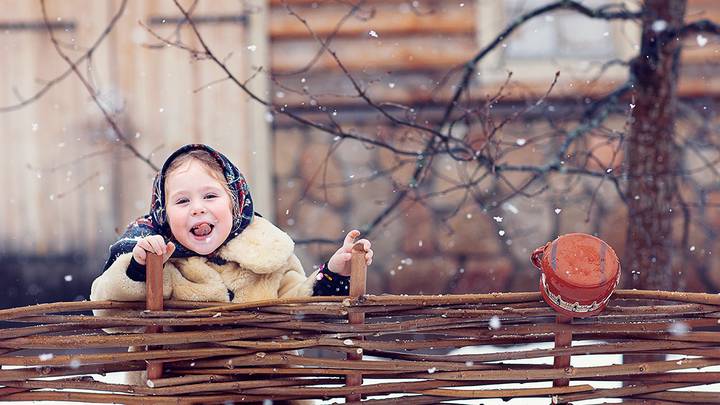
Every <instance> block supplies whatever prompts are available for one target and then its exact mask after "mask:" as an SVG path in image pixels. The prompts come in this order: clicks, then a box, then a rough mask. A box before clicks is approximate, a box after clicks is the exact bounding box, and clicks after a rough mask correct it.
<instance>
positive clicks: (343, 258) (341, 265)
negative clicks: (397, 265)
mask: <svg viewBox="0 0 720 405" xmlns="http://www.w3.org/2000/svg"><path fill="white" fill-rule="evenodd" d="M358 236H360V231H358V230H357V229H353V230H352V231H350V232H348V234H347V235H346V236H345V240H344V241H343V245H342V247H341V248H340V249H338V250H337V252H335V253H334V254H333V255H332V257H331V258H330V260H329V261H328V269H329V270H330V271H332V272H333V273H337V274H340V275H341V276H349V275H350V258H351V257H352V247H353V245H355V243H362V244H363V247H364V248H365V263H367V265H368V266H369V265H370V264H371V263H372V258H373V251H372V249H370V241H369V240H367V239H360V240H359V241H357V242H355V238H357V237H358Z"/></svg>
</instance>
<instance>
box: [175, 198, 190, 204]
mask: <svg viewBox="0 0 720 405" xmlns="http://www.w3.org/2000/svg"><path fill="white" fill-rule="evenodd" d="M188 201H189V200H188V199H187V198H181V199H179V200H177V201H175V204H185V203H187V202H188Z"/></svg>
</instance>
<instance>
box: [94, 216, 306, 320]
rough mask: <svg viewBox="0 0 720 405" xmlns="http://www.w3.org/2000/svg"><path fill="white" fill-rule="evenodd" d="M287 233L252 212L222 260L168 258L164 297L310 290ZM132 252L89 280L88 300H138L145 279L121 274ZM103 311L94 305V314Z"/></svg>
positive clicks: (252, 297)
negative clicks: (90, 284) (246, 225)
mask: <svg viewBox="0 0 720 405" xmlns="http://www.w3.org/2000/svg"><path fill="white" fill-rule="evenodd" d="M294 248H295V243H294V242H293V241H292V239H291V238H290V236H288V234H286V233H285V232H283V231H282V230H280V229H279V228H277V227H276V226H275V225H273V224H272V223H270V222H269V221H268V220H266V219H264V218H261V217H258V216H255V218H253V221H252V223H251V224H250V225H248V227H247V228H245V229H244V230H243V231H242V232H241V233H240V235H238V236H236V237H235V238H233V239H231V240H230V241H229V242H227V243H226V244H225V245H224V246H223V247H221V248H220V250H219V251H218V254H219V256H220V257H221V258H222V259H225V260H226V261H227V263H225V264H222V265H218V264H215V263H212V262H210V261H208V260H207V259H206V258H205V257H203V256H196V257H190V258H180V259H170V260H168V261H167V262H166V263H165V266H164V269H163V296H164V298H165V299H169V298H171V299H177V300H186V301H219V302H229V301H230V295H229V294H228V291H232V292H233V293H234V298H233V300H232V302H249V301H257V300H266V299H272V298H282V297H306V296H311V295H312V293H313V286H314V284H315V276H316V275H317V271H315V272H313V273H312V274H311V276H310V277H306V276H305V271H304V270H303V268H302V265H301V264H300V260H298V258H297V256H295V253H294ZM131 257H132V253H125V254H123V255H120V256H119V257H118V258H117V259H116V260H115V262H114V263H113V264H112V265H111V266H110V267H109V268H108V269H107V270H105V272H104V273H103V274H102V275H100V277H98V278H96V279H95V281H94V282H93V284H92V288H91V292H90V300H92V301H100V300H113V301H142V300H144V299H145V282H142V281H133V280H131V279H130V278H129V277H128V276H127V275H126V274H125V272H126V270H127V268H128V265H129V264H130V259H131ZM103 313H106V311H105V310H98V311H95V314H96V315H101V314H103Z"/></svg>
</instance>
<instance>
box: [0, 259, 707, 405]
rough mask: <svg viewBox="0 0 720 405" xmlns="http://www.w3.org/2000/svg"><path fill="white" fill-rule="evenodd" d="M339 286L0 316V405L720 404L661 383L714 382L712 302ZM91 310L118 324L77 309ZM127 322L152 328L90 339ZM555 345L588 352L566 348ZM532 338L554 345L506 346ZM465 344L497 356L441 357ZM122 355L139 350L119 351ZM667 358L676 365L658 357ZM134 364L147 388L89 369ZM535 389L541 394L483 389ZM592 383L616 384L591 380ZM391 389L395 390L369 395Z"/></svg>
mask: <svg viewBox="0 0 720 405" xmlns="http://www.w3.org/2000/svg"><path fill="white" fill-rule="evenodd" d="M360 261H362V260H360ZM358 267H362V266H360V265H357V266H354V271H357V268H358ZM361 270H362V269H361ZM355 275H356V276H357V274H355ZM353 279H354V280H359V281H361V283H357V282H355V283H354V291H351V297H311V298H303V299H285V300H274V301H268V302H254V303H247V304H224V305H217V304H215V305H213V304H212V303H198V302H177V301H165V302H164V309H163V310H154V311H149V310H144V308H145V305H146V304H145V303H137V302H124V303H123V302H65V303H52V304H42V305H35V306H29V307H22V308H13V309H6V310H2V311H0V321H3V322H12V323H11V325H13V327H7V328H4V329H2V330H0V350H1V351H0V364H2V365H3V369H2V370H0V385H2V386H3V388H0V400H3V401H19V400H52V401H86V402H116V403H124V404H134V403H153V404H161V403H182V404H185V403H230V402H253V401H262V400H263V399H272V400H275V401H280V400H291V399H303V398H343V397H344V398H346V399H348V400H349V402H354V401H358V400H361V399H362V401H363V403H365V402H369V403H373V402H380V401H383V402H384V403H398V404H425V403H439V402H443V401H449V400H457V399H470V398H516V397H543V398H549V399H551V400H552V401H553V402H554V403H569V402H572V401H578V400H584V399H592V398H624V399H625V400H626V402H628V403H647V402H652V403H677V402H682V403H704V404H709V403H720V395H718V394H717V393H712V392H702V391H677V390H675V389H678V388H684V387H693V386H698V385H703V384H709V383H716V382H720V372H710V371H705V370H698V369H702V368H704V367H709V366H716V365H720V329H719V328H718V315H719V314H720V295H712V294H699V293H678V292H662V291H630V290H621V291H617V292H615V294H614V295H613V298H612V299H611V301H610V304H609V306H608V308H607V309H606V311H605V312H604V313H603V314H602V315H601V316H597V317H592V318H586V319H582V320H578V319H576V320H574V321H572V322H571V323H562V322H558V321H557V319H556V316H555V312H554V311H553V310H552V309H551V308H550V307H548V306H547V305H546V304H545V303H544V302H543V301H542V299H541V298H540V294H539V293H536V292H528V293H496V294H474V295H443V296H398V295H381V296H370V295H364V294H358V293H357V292H358V291H359V290H362V288H363V287H362V285H360V286H358V284H364V283H362V281H363V280H362V277H353ZM353 293H354V294H353ZM91 309H124V310H129V311H130V312H129V313H130V314H131V315H127V316H125V315H124V316H104V317H93V316H88V313H89V312H88V311H90V310H91ZM28 324H29V325H30V326H26V325H28ZM130 326H135V327H155V328H157V327H160V328H163V329H164V331H163V332H162V333H120V334H105V333H104V332H102V331H101V329H102V328H110V327H130ZM569 339H573V340H574V341H575V342H576V343H577V342H578V341H586V343H587V342H593V343H587V344H582V345H574V346H571V345H568V344H567V342H568V341H569ZM534 342H555V346H554V348H550V349H521V350H518V349H519V348H522V347H527V346H526V345H527V344H528V343H534ZM479 345H495V346H499V347H503V348H505V349H504V350H503V351H500V352H493V353H480V354H453V353H452V350H454V349H461V348H466V347H470V346H479ZM131 346H133V347H147V349H148V350H147V351H130V352H128V350H127V349H128V347H131ZM307 349H312V350H307ZM301 352H302V353H301ZM593 354H623V355H633V356H630V357H626V362H625V363H624V364H616V365H605V366H591V367H572V366H569V365H568V364H569V362H568V359H569V357H570V356H572V358H576V357H582V356H587V355H593ZM667 354H678V355H685V356H687V357H686V358H684V359H682V360H666V359H665V355H667ZM548 356H550V357H555V364H554V365H542V364H529V363H527V362H522V361H523V360H526V359H533V358H540V357H548ZM628 359H630V360H631V361H629V362H628V361H627V360H628ZM511 360H513V362H509V361H511ZM518 360H519V361H520V362H519V363H518V362H516V361H518ZM8 366H10V367H8ZM148 368H149V373H150V374H151V378H150V379H149V380H148V381H147V384H146V385H142V384H140V385H122V384H108V383H104V382H100V381H97V380H95V379H93V378H92V377H90V376H88V375H90V374H98V373H100V374H102V373H109V372H120V371H141V370H146V369H148ZM152 374H157V375H152ZM49 377H54V378H49ZM363 380H364V382H365V383H364V384H362V383H363ZM536 381H545V382H547V387H546V388H512V389H501V388H497V387H496V385H497V384H502V383H510V382H515V383H517V382H536ZM607 381H616V382H623V383H624V384H623V385H622V386H620V387H618V388H595V387H594V386H597V385H598V383H599V382H607ZM550 382H552V384H551V383H550ZM568 383H569V384H568ZM520 387H522V386H520ZM393 393H395V394H402V395H403V396H402V397H395V398H377V397H376V396H378V395H385V394H393Z"/></svg>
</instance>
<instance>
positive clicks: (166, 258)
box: [163, 242, 175, 262]
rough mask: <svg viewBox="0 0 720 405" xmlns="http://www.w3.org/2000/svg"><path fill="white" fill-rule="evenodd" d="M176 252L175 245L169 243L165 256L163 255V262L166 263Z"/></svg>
mask: <svg viewBox="0 0 720 405" xmlns="http://www.w3.org/2000/svg"><path fill="white" fill-rule="evenodd" d="M174 251H175V244H174V243H172V242H168V244H167V245H166V249H165V254H164V255H163V262H166V261H167V260H168V259H169V258H170V256H172V254H173V252H174Z"/></svg>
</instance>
